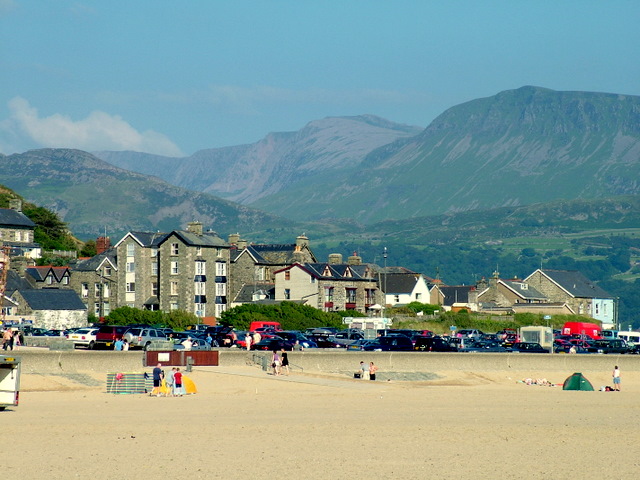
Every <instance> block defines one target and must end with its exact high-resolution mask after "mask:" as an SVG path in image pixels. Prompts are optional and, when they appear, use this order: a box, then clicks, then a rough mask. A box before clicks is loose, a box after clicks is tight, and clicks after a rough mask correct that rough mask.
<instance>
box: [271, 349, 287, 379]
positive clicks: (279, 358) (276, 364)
mask: <svg viewBox="0 0 640 480" xmlns="http://www.w3.org/2000/svg"><path fill="white" fill-rule="evenodd" d="M271 368H273V374H274V375H282V372H283V371H284V372H285V375H289V356H288V355H287V352H286V351H285V350H284V349H283V350H282V351H281V352H278V351H277V350H274V351H273V358H272V361H271Z"/></svg>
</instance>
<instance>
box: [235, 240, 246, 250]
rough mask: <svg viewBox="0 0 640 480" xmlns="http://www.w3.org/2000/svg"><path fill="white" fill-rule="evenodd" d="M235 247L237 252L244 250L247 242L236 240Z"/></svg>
mask: <svg viewBox="0 0 640 480" xmlns="http://www.w3.org/2000/svg"><path fill="white" fill-rule="evenodd" d="M237 245H238V250H244V249H245V248H247V241H246V240H238V242H237Z"/></svg>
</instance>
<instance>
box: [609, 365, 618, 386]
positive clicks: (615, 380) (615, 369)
mask: <svg viewBox="0 0 640 480" xmlns="http://www.w3.org/2000/svg"><path fill="white" fill-rule="evenodd" d="M611 376H612V377H613V391H614V392H619V391H620V369H619V368H618V365H616V366H615V367H613V372H612V373H611Z"/></svg>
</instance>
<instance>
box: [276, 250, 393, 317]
mask: <svg viewBox="0 0 640 480" xmlns="http://www.w3.org/2000/svg"><path fill="white" fill-rule="evenodd" d="M275 292H276V298H275V300H276V301H302V302H304V303H306V304H307V305H311V306H313V307H315V308H318V309H319V310H323V311H325V312H330V311H336V310H356V311H358V312H361V313H364V314H371V313H376V310H374V309H372V308H371V307H374V308H375V307H377V306H378V305H379V304H380V303H381V302H382V301H383V300H384V296H383V293H382V292H381V290H380V289H379V287H378V274H377V269H376V268H374V266H372V265H369V264H362V263H361V260H360V257H357V256H356V255H354V256H352V257H349V262H348V263H342V255H339V254H332V255H330V259H329V262H327V263H305V264H299V263H295V264H293V265H290V266H288V267H285V268H283V269H281V270H278V271H276V272H275Z"/></svg>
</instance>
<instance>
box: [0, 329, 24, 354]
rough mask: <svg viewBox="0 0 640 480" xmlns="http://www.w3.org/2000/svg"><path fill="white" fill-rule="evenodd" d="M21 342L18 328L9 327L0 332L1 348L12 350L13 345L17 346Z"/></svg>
mask: <svg viewBox="0 0 640 480" xmlns="http://www.w3.org/2000/svg"><path fill="white" fill-rule="evenodd" d="M21 344H22V342H21V341H20V332H19V331H18V330H15V331H13V330H12V329H11V328H6V329H5V330H4V331H3V332H2V349H3V350H13V347H14V346H15V347H18V346H20V345H21Z"/></svg>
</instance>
